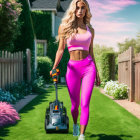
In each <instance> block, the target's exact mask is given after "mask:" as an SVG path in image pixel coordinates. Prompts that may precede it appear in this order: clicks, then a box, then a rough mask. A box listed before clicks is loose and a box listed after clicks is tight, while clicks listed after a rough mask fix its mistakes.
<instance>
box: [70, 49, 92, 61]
mask: <svg viewBox="0 0 140 140" xmlns="http://www.w3.org/2000/svg"><path fill="white" fill-rule="evenodd" d="M69 54H70V60H82V59H84V58H86V57H87V56H88V54H89V52H88V51H86V50H73V51H70V52H69Z"/></svg>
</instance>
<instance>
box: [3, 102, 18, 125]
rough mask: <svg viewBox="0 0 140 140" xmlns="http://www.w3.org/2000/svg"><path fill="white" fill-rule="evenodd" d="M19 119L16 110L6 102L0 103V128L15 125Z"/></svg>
mask: <svg viewBox="0 0 140 140" xmlns="http://www.w3.org/2000/svg"><path fill="white" fill-rule="evenodd" d="M16 120H20V117H19V115H18V113H17V112H16V110H15V109H14V108H13V107H12V106H11V105H10V104H9V103H7V102H0V127H1V126H5V125H8V124H14V123H16Z"/></svg>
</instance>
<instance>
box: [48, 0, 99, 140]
mask: <svg viewBox="0 0 140 140" xmlns="http://www.w3.org/2000/svg"><path fill="white" fill-rule="evenodd" d="M91 17H92V15H91V13H90V9H89V5H88V2H87V1H86V0H72V2H71V3H70V6H69V8H68V10H67V11H66V13H65V15H64V17H63V19H62V22H61V24H60V26H59V29H58V38H57V40H58V41H59V46H58V50H57V52H56V57H55V63H54V65H53V68H52V69H56V68H57V66H58V64H59V62H60V60H61V58H62V55H63V52H64V49H65V44H67V47H68V51H69V54H70V60H69V62H68V63H67V72H66V77H65V79H66V84H67V88H68V91H69V95H70V99H71V103H72V107H71V114H72V117H73V122H74V124H73V136H78V135H79V126H78V124H77V118H78V114H79V110H78V108H79V104H80V88H81V87H82V88H81V89H82V91H81V116H80V125H81V126H80V136H79V137H78V140H84V139H85V135H84V133H85V130H86V127H87V124H88V120H89V103H90V98H91V94H92V90H93V87H94V83H95V79H96V85H97V86H99V85H100V78H99V74H98V70H97V67H96V63H95V59H94V55H93V39H94V29H93V28H92V26H91V24H90V19H91ZM51 74H52V71H50V75H51ZM81 80H82V86H81Z"/></svg>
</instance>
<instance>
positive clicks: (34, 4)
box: [29, 0, 72, 16]
mask: <svg viewBox="0 0 140 140" xmlns="http://www.w3.org/2000/svg"><path fill="white" fill-rule="evenodd" d="M29 1H30V5H31V8H32V9H46V10H47V9H48V10H50V9H57V5H58V2H59V0H29ZM71 1H72V0H60V7H59V9H57V10H58V12H59V13H58V15H61V16H62V15H63V14H64V12H65V11H66V10H67V8H68V6H69V4H70V2H71Z"/></svg>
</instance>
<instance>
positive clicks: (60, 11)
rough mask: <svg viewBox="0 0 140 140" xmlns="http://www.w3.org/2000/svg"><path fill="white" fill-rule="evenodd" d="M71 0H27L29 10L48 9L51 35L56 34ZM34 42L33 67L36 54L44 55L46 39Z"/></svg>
mask: <svg viewBox="0 0 140 140" xmlns="http://www.w3.org/2000/svg"><path fill="white" fill-rule="evenodd" d="M71 1H72V0H28V4H29V8H30V11H36V10H41V11H48V12H51V20H52V27H51V28H52V33H51V34H52V36H53V37H55V36H57V35H58V27H59V24H60V22H61V19H62V17H63V15H64V13H65V12H66V10H67V8H68V6H69V4H70V2H71ZM34 42H35V69H36V68H37V60H36V57H37V56H38V55H43V56H45V55H46V50H47V40H38V39H37V38H35V39H34Z"/></svg>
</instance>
